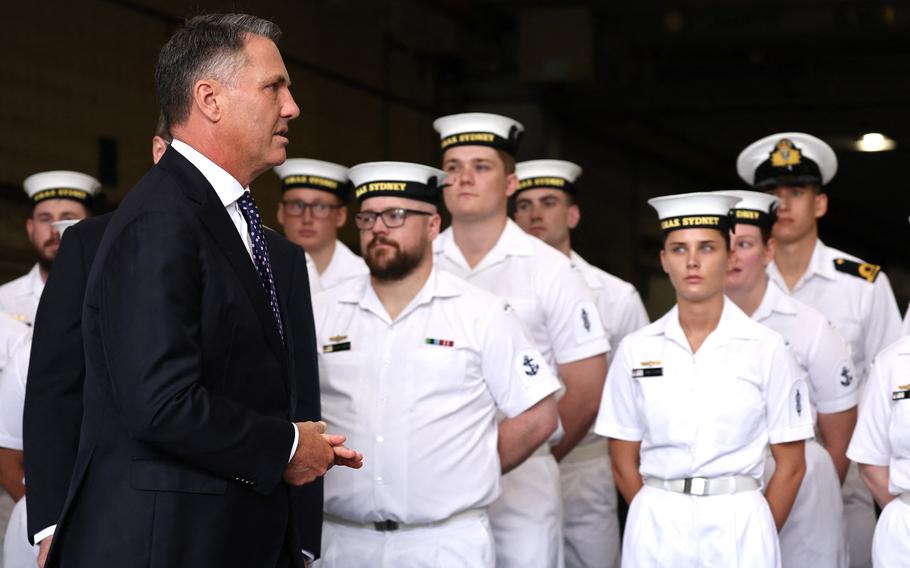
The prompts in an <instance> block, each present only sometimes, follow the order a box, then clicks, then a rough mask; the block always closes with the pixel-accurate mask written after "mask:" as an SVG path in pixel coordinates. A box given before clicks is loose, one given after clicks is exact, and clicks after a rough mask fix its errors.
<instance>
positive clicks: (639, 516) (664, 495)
mask: <svg viewBox="0 0 910 568" xmlns="http://www.w3.org/2000/svg"><path fill="white" fill-rule="evenodd" d="M622 566H623V567H624V568H647V567H651V566H660V567H667V568H708V567H711V568H780V548H779V546H778V541H777V531H776V530H775V526H774V519H773V518H772V517H771V509H769V508H768V502H767V501H765V498H764V496H763V495H762V494H761V492H760V491H758V490H755V491H744V492H742V493H735V494H733V495H715V496H711V497H696V496H693V495H684V494H682V493H674V492H672V491H665V490H663V489H657V488H654V487H649V486H647V485H646V486H644V487H642V489H641V491H639V492H638V494H637V495H636V496H635V498H634V499H632V504H631V505H630V506H629V517H628V520H627V522H626V531H625V535H624V537H623V552H622ZM807 568H821V567H814V566H812V567H807Z"/></svg>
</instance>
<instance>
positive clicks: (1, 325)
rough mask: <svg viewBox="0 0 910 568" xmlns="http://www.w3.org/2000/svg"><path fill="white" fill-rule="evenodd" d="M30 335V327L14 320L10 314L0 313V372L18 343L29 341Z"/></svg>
mask: <svg viewBox="0 0 910 568" xmlns="http://www.w3.org/2000/svg"><path fill="white" fill-rule="evenodd" d="M31 336H32V328H30V327H29V326H27V325H25V324H24V323H22V322H19V321H16V320H14V319H13V318H12V316H8V315H7V314H5V313H0V373H2V372H3V369H4V368H6V365H7V364H8V363H9V361H10V360H11V359H12V356H13V353H15V351H16V349H17V348H18V347H19V345H21V344H22V343H24V342H27V341H29V340H30V339H31Z"/></svg>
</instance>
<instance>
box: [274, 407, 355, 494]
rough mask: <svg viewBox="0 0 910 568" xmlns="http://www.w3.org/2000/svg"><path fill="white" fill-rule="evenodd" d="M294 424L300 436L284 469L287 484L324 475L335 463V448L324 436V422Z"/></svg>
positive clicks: (304, 481) (306, 480)
mask: <svg viewBox="0 0 910 568" xmlns="http://www.w3.org/2000/svg"><path fill="white" fill-rule="evenodd" d="M294 425H295V426H297V431H298V432H299V433H300V437H299V439H298V440H297V451H296V452H294V457H292V458H291V462H290V463H289V464H288V467H287V469H285V470H284V480H285V481H286V482H287V483H288V484H289V485H304V484H307V483H311V482H312V481H314V480H315V479H316V478H317V477H321V476H323V475H325V472H327V471H328V470H329V468H330V467H332V465H333V464H334V463H335V450H334V448H333V447H332V444H331V443H329V441H328V439H327V438H329V437H326V436H324V434H325V422H295V423H294ZM342 438H343V436H342ZM343 442H344V440H342V442H341V443H343Z"/></svg>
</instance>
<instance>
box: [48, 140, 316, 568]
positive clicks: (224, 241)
mask: <svg viewBox="0 0 910 568" xmlns="http://www.w3.org/2000/svg"><path fill="white" fill-rule="evenodd" d="M268 242H269V248H270V252H271V258H272V268H273V272H274V274H275V279H276V287H277V292H278V299H279V304H280V308H281V313H282V319H283V322H284V330H285V339H286V345H285V344H284V343H282V340H281V338H280V337H279V335H278V331H277V326H276V324H275V322H274V318H273V316H272V313H271V310H270V308H269V304H268V298H267V296H266V294H265V290H264V288H263V286H262V284H261V283H260V281H259V278H258V276H257V274H256V270H255V268H254V266H253V264H252V261H251V259H250V256H249V254H248V253H247V251H246V249H245V248H244V246H243V243H242V241H241V240H240V237H239V235H238V234H237V230H236V229H235V227H234V225H233V223H232V222H231V221H230V218H229V217H228V215H227V212H226V211H225V209H224V206H223V205H222V204H221V202H220V200H219V199H218V197H217V195H216V194H215V192H214V190H213V189H212V187H211V186H210V185H209V184H208V182H207V181H206V180H205V178H204V177H203V176H202V174H201V173H200V172H199V171H198V170H196V169H195V168H194V167H193V166H192V165H191V164H190V163H189V162H188V161H187V160H186V159H184V158H183V157H182V156H181V155H180V154H179V153H178V152H176V151H175V150H173V149H169V150H168V151H167V152H166V153H165V155H164V157H163V158H162V159H161V161H160V162H159V163H158V165H157V166H155V167H154V168H153V169H152V170H151V171H150V172H149V173H148V174H147V175H146V176H145V177H144V178H143V179H142V180H140V182H139V183H138V184H137V185H136V186H135V187H134V188H133V190H132V191H131V192H130V193H129V195H128V196H127V197H126V198H125V199H124V201H123V203H122V204H121V206H120V208H119V209H118V211H117V212H116V213H115V214H114V217H113V218H112V219H111V221H110V224H109V226H108V228H107V230H106V232H105V234H104V237H103V238H102V241H101V244H100V246H99V249H98V253H97V256H96V258H95V262H94V264H93V267H92V270H91V274H90V275H89V279H88V283H87V286H86V295H85V306H84V310H83V314H82V331H83V338H84V343H85V366H86V372H85V387H84V393H83V404H84V414H83V420H82V425H81V433H80V440H79V450H78V454H77V457H76V462H75V466H74V469H73V475H72V479H71V482H70V486H69V490H68V494H67V498H66V502H65V504H64V508H63V511H62V514H61V516H60V519H59V522H58V528H57V533H56V535H55V539H54V546H53V548H52V551H51V557H50V559H49V564H50V565H51V566H64V567H76V566H105V565H117V566H125V567H131V566H152V567H156V566H162V567H164V566H167V567H173V566H213V567H214V566H218V567H223V566H237V567H241V566H242V567H252V566H255V567H259V566H274V565H275V564H276V562H277V561H278V556H279V551H280V550H282V548H284V549H285V550H290V552H291V553H292V561H293V565H296V566H299V565H301V564H302V562H303V555H302V553H301V549H304V548H305V549H307V550H310V551H313V552H316V551H318V542H319V540H318V539H319V526H320V525H321V508H322V506H321V505H322V502H321V487H320V486H319V485H318V484H314V485H311V486H307V487H306V488H305V489H304V490H302V491H301V490H295V489H291V488H289V487H288V486H287V485H286V484H284V482H283V481H282V480H281V476H282V473H283V472H284V470H285V467H286V465H287V461H288V457H289V452H290V449H291V445H292V441H293V437H294V432H293V428H292V426H291V424H290V422H291V421H292V420H294V421H296V420H312V419H315V418H316V417H318V379H317V374H316V373H317V372H316V362H315V351H314V349H315V342H314V332H313V323H312V308H311V304H310V297H309V288H308V284H307V273H306V262H305V258H304V253H303V251H302V250H301V249H300V248H299V247H297V246H295V245H292V244H290V243H288V242H287V241H285V240H284V239H283V238H281V237H279V236H277V235H275V234H273V233H272V232H269V233H268Z"/></svg>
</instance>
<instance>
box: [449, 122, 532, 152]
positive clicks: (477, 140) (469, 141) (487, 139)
mask: <svg viewBox="0 0 910 568" xmlns="http://www.w3.org/2000/svg"><path fill="white" fill-rule="evenodd" d="M521 134H522V132H521V131H520V130H519V129H518V127H517V126H514V125H513V126H512V128H510V129H509V137H508V138H503V137H502V136H500V135H498V134H493V133H492V132H462V133H460V134H452V135H451V136H446V137H445V138H443V139H442V140H441V141H440V146H441V147H442V150H443V151H446V150H448V149H449V148H454V147H455V146H489V147H491V148H496V149H497V150H502V151H503V152H506V153H507V154H509V155H511V156H514V155H515V154H516V153H517V152H518V143H519V142H520V141H521Z"/></svg>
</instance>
